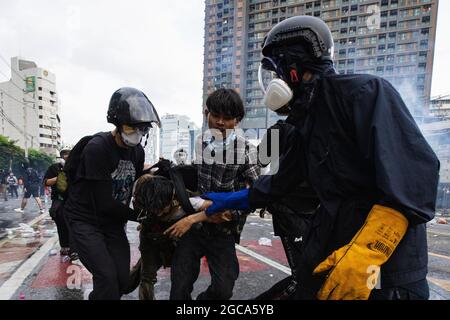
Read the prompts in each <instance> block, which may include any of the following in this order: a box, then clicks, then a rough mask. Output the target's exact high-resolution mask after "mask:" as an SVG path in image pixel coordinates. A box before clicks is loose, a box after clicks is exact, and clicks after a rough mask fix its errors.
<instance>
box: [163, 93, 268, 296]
mask: <svg viewBox="0 0 450 320" xmlns="http://www.w3.org/2000/svg"><path fill="white" fill-rule="evenodd" d="M206 107H207V108H206V110H205V116H206V117H207V119H208V126H209V129H211V131H212V134H203V139H202V141H200V142H199V143H197V146H196V147H197V148H196V151H197V152H196V153H197V159H196V163H197V165H198V185H199V191H200V192H201V193H206V192H229V191H238V190H241V189H243V188H245V187H246V186H250V185H252V183H253V182H254V181H255V180H256V179H257V178H258V176H259V174H260V167H259V166H258V164H257V152H256V148H255V147H253V148H252V147H251V145H250V144H249V142H248V141H247V140H246V139H245V137H244V136H243V135H242V134H240V133H239V131H241V130H235V129H236V126H237V125H238V123H239V122H240V121H241V120H242V118H243V117H244V106H243V103H242V100H241V98H240V97H239V95H238V94H237V93H236V92H235V91H233V90H231V89H219V90H217V91H215V92H214V93H212V94H211V95H210V96H209V97H208V99H207V101H206ZM249 213H250V212H242V211H232V212H224V213H222V214H218V215H216V217H214V218H212V219H211V220H209V221H210V222H203V223H202V226H201V228H192V229H191V230H189V231H188V232H187V233H186V234H185V235H184V236H182V237H181V239H180V241H179V243H178V247H177V249H176V251H175V254H174V257H173V261H172V269H171V281H172V287H171V291H170V299H173V300H190V299H191V292H192V290H193V285H194V283H195V281H196V280H197V277H198V274H199V272H200V260H201V258H202V257H203V256H205V257H206V259H207V261H208V267H209V271H210V274H211V284H210V286H209V287H208V289H207V290H206V291H204V292H202V293H200V294H199V296H198V297H197V299H199V300H227V299H230V298H231V296H232V295H233V288H234V283H235V281H236V279H237V277H238V275H239V263H238V260H237V256H236V249H235V242H239V236H240V233H241V231H242V228H243V226H244V223H245V220H246V217H247V215H248V214H249Z"/></svg>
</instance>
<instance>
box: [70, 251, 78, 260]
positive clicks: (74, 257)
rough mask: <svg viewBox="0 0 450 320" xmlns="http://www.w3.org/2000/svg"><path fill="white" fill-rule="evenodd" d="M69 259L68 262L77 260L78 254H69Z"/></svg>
mask: <svg viewBox="0 0 450 320" xmlns="http://www.w3.org/2000/svg"><path fill="white" fill-rule="evenodd" d="M69 257H70V261H75V260H79V257H78V253H76V252H72V253H71V254H69Z"/></svg>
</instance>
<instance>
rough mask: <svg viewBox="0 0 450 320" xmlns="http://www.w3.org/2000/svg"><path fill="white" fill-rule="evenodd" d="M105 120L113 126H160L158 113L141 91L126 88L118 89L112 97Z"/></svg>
mask: <svg viewBox="0 0 450 320" xmlns="http://www.w3.org/2000/svg"><path fill="white" fill-rule="evenodd" d="M107 120H108V122H109V123H112V124H114V125H115V126H120V125H123V124H127V125H137V124H148V125H150V124H151V123H152V122H154V123H156V124H157V125H158V126H160V120H159V116H158V113H157V112H156V110H155V107H153V104H152V103H151V102H150V100H149V99H148V98H147V96H146V95H145V94H144V93H143V92H142V91H139V90H137V89H134V88H126V87H125V88H120V89H119V90H117V91H116V92H114V94H113V95H112V97H111V100H110V101H109V108H108V116H107Z"/></svg>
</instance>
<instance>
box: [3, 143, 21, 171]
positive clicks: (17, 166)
mask: <svg viewBox="0 0 450 320" xmlns="http://www.w3.org/2000/svg"><path fill="white" fill-rule="evenodd" d="M24 162H25V150H23V149H22V148H20V147H19V146H16V144H15V141H12V140H9V139H8V138H7V137H4V136H2V135H0V169H4V170H6V171H9V169H12V170H13V172H14V173H15V174H19V173H23V169H22V164H23V163H24Z"/></svg>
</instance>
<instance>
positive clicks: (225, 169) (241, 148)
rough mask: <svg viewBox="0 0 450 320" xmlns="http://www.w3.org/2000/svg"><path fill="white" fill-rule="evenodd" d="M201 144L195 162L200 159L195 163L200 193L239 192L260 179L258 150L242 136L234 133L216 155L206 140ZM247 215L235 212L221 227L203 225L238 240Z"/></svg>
mask: <svg viewBox="0 0 450 320" xmlns="http://www.w3.org/2000/svg"><path fill="white" fill-rule="evenodd" d="M200 145H201V151H202V155H203V158H199V155H198V154H199V153H198V151H200V150H197V159H201V161H200V160H198V161H197V165H198V185H199V190H200V192H201V193H205V192H231V191H239V190H242V189H244V188H245V187H246V186H247V185H252V184H253V182H254V181H255V180H256V179H257V178H258V177H259V175H260V171H261V170H260V167H259V166H258V162H257V149H256V147H254V146H252V145H250V143H249V142H248V140H247V139H245V137H243V136H242V135H239V134H237V135H236V138H235V139H234V141H233V142H232V143H230V145H229V146H228V147H226V148H225V150H220V151H218V152H217V154H216V150H214V149H213V148H211V144H210V143H209V142H208V141H202V142H201V144H199V146H200ZM205 154H207V155H209V154H211V155H212V156H213V157H215V160H217V161H211V160H212V159H210V158H207V157H205ZM220 155H222V156H221V157H220ZM199 162H200V163H199ZM248 214H249V212H241V211H234V215H235V218H234V220H233V221H231V222H225V223H221V224H211V223H204V229H206V230H208V231H209V232H215V231H219V232H222V233H226V234H234V235H235V236H237V237H239V235H240V233H241V232H242V228H243V226H244V224H245V220H246V218H247V215H248Z"/></svg>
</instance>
